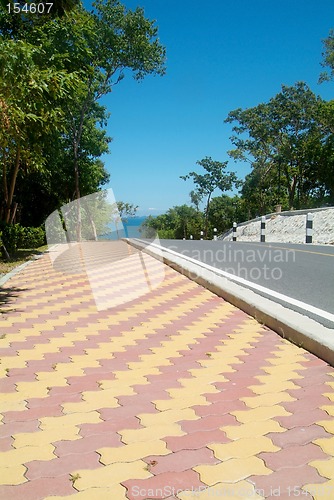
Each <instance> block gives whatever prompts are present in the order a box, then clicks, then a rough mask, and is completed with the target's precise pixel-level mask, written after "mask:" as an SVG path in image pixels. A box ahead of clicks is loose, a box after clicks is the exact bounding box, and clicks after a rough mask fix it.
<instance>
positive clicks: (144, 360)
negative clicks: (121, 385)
mask: <svg viewBox="0 0 334 500" xmlns="http://www.w3.org/2000/svg"><path fill="white" fill-rule="evenodd" d="M172 354H173V355H174V353H168V352H167V351H166V353H165V355H166V356H169V355H170V357H172ZM140 359H141V361H134V362H131V363H127V365H128V367H129V368H130V370H136V368H138V366H139V364H142V365H145V367H146V368H147V369H148V373H149V370H150V369H151V368H155V367H157V366H170V365H171V364H172V362H171V361H170V360H169V359H167V358H166V359H163V358H161V357H159V356H154V355H153V354H147V355H146V354H145V355H144V356H141V357H140Z"/></svg>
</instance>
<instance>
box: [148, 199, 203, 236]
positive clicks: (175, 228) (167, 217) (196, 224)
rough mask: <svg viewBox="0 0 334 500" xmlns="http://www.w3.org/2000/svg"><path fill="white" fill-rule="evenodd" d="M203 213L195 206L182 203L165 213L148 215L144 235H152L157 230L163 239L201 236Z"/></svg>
mask: <svg viewBox="0 0 334 500" xmlns="http://www.w3.org/2000/svg"><path fill="white" fill-rule="evenodd" d="M202 221H203V219H202V215H201V214H200V213H199V212H198V211H197V210H195V208H193V207H189V206H187V205H180V206H175V207H173V208H170V209H169V210H168V211H167V212H166V213H165V214H162V215H158V216H157V217H152V216H150V217H148V218H147V219H146V220H145V221H144V223H143V224H142V227H141V234H142V236H143V237H147V238H149V237H152V234H153V233H152V231H150V229H153V230H154V232H157V234H158V236H159V238H161V239H183V238H186V239H189V237H190V235H193V237H194V238H199V235H200V231H201V229H202V226H203V224H202Z"/></svg>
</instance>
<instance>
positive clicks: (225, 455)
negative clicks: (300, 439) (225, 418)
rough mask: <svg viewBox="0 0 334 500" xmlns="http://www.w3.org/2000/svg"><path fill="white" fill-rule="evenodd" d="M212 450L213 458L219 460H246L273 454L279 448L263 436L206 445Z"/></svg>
mask: <svg viewBox="0 0 334 500" xmlns="http://www.w3.org/2000/svg"><path fill="white" fill-rule="evenodd" d="M207 447H208V448H211V450H213V452H214V455H215V457H217V458H218V459H219V460H221V461H224V460H229V459H230V458H247V457H252V456H254V455H257V454H258V453H262V452H265V451H266V452H274V451H278V450H279V449H280V448H278V447H277V446H275V445H274V444H273V443H272V441H271V439H269V438H267V437H265V436H257V437H256V439H254V438H253V437H249V438H241V439H237V440H236V441H232V442H231V443H222V444H221V443H212V444H209V445H207Z"/></svg>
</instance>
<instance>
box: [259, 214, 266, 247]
mask: <svg viewBox="0 0 334 500" xmlns="http://www.w3.org/2000/svg"><path fill="white" fill-rule="evenodd" d="M260 241H261V243H265V241H266V217H265V215H262V217H261V238H260Z"/></svg>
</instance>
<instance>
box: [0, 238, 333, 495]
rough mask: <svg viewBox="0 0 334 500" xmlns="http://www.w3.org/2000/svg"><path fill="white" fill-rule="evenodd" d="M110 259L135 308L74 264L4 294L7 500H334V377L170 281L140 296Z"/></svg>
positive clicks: (188, 286) (131, 274)
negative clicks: (92, 282) (101, 305)
mask: <svg viewBox="0 0 334 500" xmlns="http://www.w3.org/2000/svg"><path fill="white" fill-rule="evenodd" d="M98 245H99V244H98V243H97V244H96V247H95V248H97V249H100V250H99V251H96V252H95V253H94V252H93V251H91V252H90V256H89V258H90V259H91V262H93V263H94V259H96V265H97V270H96V275H100V277H101V286H100V287H98V294H99V298H101V297H102V299H103V303H104V304H106V303H107V304H108V300H109V299H108V290H107V289H106V287H105V286H104V285H103V283H104V284H106V283H107V282H109V285H110V283H112V286H113V288H114V289H115V287H116V290H117V286H119V293H120V294H122V295H123V296H124V297H126V296H127V294H128V302H125V301H124V300H123V303H117V300H116V302H115V300H114V304H116V306H114V307H109V308H106V307H104V308H103V310H98V308H97V306H96V302H95V300H94V297H93V294H92V288H91V286H90V282H89V280H88V278H87V275H86V274H85V272H84V268H83V266H81V265H79V264H78V265H77V266H74V267H73V266H71V259H68V260H67V259H66V256H65V257H63V258H62V260H59V261H58V262H57V265H54V266H53V265H52V263H51V261H50V258H49V256H48V255H45V256H43V257H42V258H41V259H39V260H38V261H36V262H33V263H31V264H29V266H27V267H26V268H25V269H23V270H22V271H21V272H20V273H19V274H18V275H16V276H14V277H12V278H11V279H10V281H8V282H7V283H6V284H5V286H4V288H3V291H2V301H1V302H0V309H1V315H0V332H1V334H0V336H1V339H0V354H1V367H0V376H1V379H0V380H1V386H0V388H1V405H0V414H1V425H0V430H1V453H0V498H1V499H4V500H7V499H17V500H19V499H24V500H39V499H48V500H51V499H53V500H55V499H59V498H62V499H67V498H75V499H76V500H82V499H89V500H92V499H101V500H109V499H116V500H118V499H123V498H128V499H136V498H140V499H145V498H147V499H149V498H170V499H171V498H178V499H182V500H184V499H195V498H196V499H209V498H213V497H214V498H256V499H261V498H277V497H279V498H281V499H288V498H294V497H298V496H300V497H301V498H312V497H313V498H315V499H317V500H320V499H321V500H326V499H332V498H334V369H333V368H331V367H330V366H328V365H327V364H326V363H325V362H323V361H321V360H319V359H317V358H315V356H313V355H312V354H309V353H308V352H306V351H304V350H303V349H301V348H298V347H297V346H295V345H292V344H290V343H289V342H287V341H285V340H284V339H282V338H280V337H279V336H278V335H277V334H275V333H274V332H272V331H271V330H269V329H268V328H266V327H264V326H262V325H260V324H258V323H257V322H256V321H255V320H254V319H253V318H251V317H249V316H247V315H246V314H245V313H243V312H242V311H240V310H238V309H237V308H235V307H234V306H232V305H230V304H229V303H227V302H225V301H224V300H223V299H221V298H219V297H217V296H215V295H214V294H213V293H211V292H209V291H208V290H206V289H204V288H202V287H201V286H199V285H198V284H196V283H195V282H193V281H190V280H188V279H187V278H186V277H184V276H182V275H181V274H178V273H177V272H176V271H174V270H172V269H170V268H169V267H167V266H165V269H164V271H165V278H164V280H163V281H162V282H161V283H160V284H159V285H158V287H157V288H155V289H154V290H152V291H149V292H148V293H147V294H145V295H141V296H140V297H138V293H137V292H136V290H137V291H138V289H139V288H140V287H139V286H138V282H137V281H138V280H140V279H141V277H140V275H139V273H136V272H135V269H134V268H131V266H130V267H129V268H126V265H125V264H126V263H125V261H124V262H122V261H119V260H118V261H117V259H116V258H115V259H114V260H113V259H112V258H111V264H110V266H109V267H108V269H107V271H108V272H106V270H105V269H104V270H103V265H102V267H101V263H102V264H103V259H106V258H110V255H112V245H115V243H114V242H110V243H108V245H109V247H108V248H109V250H110V249H111V251H109V250H108V252H109V253H108V252H107V253H106V252H105V249H106V244H104V246H103V247H99V246H98ZM124 245H125V246H124ZM123 246H124V248H123V250H124V251H125V252H127V253H128V255H133V253H135V252H137V250H134V249H132V248H128V247H127V246H126V244H125V243H123ZM92 248H93V247H92ZM120 249H121V247H120V245H119V243H117V252H119V251H120ZM102 250H103V251H102ZM110 252H111V253H110ZM147 258H148V257H147V256H146V259H147ZM154 266H155V263H154V261H153V259H152V262H151V269H153V270H154ZM120 269H122V272H120ZM108 273H111V275H110V276H109V275H108ZM109 278H110V279H109ZM108 280H109V281H108ZM136 280H137V281H136ZM102 282H103V283H102ZM136 293H137V298H136ZM103 294H105V297H103ZM116 295H117V294H114V299H115V297H116ZM6 297H7V300H4V299H5V298H6ZM109 305H112V304H111V303H110V304H109Z"/></svg>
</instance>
